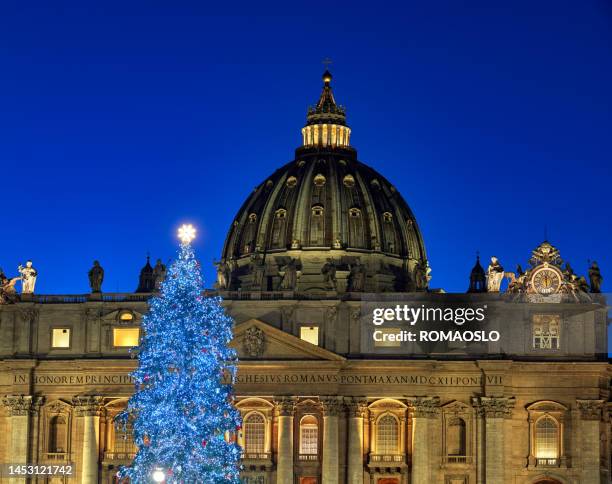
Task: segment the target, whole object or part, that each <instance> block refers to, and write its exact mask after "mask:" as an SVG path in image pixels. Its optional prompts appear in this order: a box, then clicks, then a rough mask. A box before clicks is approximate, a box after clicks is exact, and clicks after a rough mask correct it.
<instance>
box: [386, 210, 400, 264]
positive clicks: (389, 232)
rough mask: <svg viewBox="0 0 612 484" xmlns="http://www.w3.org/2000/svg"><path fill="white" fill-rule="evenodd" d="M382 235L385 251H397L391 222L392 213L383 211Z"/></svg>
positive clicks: (393, 227)
mask: <svg viewBox="0 0 612 484" xmlns="http://www.w3.org/2000/svg"><path fill="white" fill-rule="evenodd" d="M383 236H384V239H385V252H390V253H392V254H395V253H397V238H396V233H395V226H394V224H393V214H392V213H391V212H384V213H383Z"/></svg>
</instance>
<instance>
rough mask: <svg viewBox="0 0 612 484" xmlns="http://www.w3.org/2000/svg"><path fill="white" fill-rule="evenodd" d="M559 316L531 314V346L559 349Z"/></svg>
mask: <svg viewBox="0 0 612 484" xmlns="http://www.w3.org/2000/svg"><path fill="white" fill-rule="evenodd" d="M559 333H560V317H559V315H558V314H534V315H533V347H534V348H535V349H546V350H556V349H559Z"/></svg>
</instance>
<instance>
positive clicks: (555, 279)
mask: <svg viewBox="0 0 612 484" xmlns="http://www.w3.org/2000/svg"><path fill="white" fill-rule="evenodd" d="M531 284H532V286H533V288H534V290H535V291H536V292H538V293H540V294H542V295H544V296H548V295H549V294H555V293H556V292H557V291H558V290H559V288H560V287H561V274H559V272H558V271H556V270H555V269H553V268H551V267H542V268H541V269H538V270H536V271H535V272H534V273H533V276H532V278H531Z"/></svg>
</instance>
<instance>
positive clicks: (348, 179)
mask: <svg viewBox="0 0 612 484" xmlns="http://www.w3.org/2000/svg"><path fill="white" fill-rule="evenodd" d="M342 182H343V183H344V186H345V187H348V188H351V187H354V186H355V178H353V175H346V176H345V177H344V179H343V180H342Z"/></svg>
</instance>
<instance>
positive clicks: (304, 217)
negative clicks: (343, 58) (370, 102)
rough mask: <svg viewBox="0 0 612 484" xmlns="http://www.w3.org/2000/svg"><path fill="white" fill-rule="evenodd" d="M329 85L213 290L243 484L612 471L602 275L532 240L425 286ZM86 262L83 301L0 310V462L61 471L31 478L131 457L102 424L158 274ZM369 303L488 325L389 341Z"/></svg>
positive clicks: (589, 483)
mask: <svg viewBox="0 0 612 484" xmlns="http://www.w3.org/2000/svg"><path fill="white" fill-rule="evenodd" d="M331 80H332V78H331V74H329V72H326V73H325V74H324V76H323V90H322V93H321V96H320V98H319V101H318V102H317V104H316V105H315V106H313V107H312V108H310V109H309V110H308V113H307V122H306V125H305V127H304V128H303V129H302V145H301V146H300V147H299V148H298V149H297V150H296V152H295V159H294V160H292V161H290V162H289V163H287V164H285V165H284V166H282V167H281V168H279V169H278V170H277V171H275V172H274V173H273V174H271V175H270V176H269V177H267V178H265V179H264V180H263V181H262V183H261V184H260V185H258V186H257V188H256V189H255V190H254V191H253V192H252V193H251V194H250V195H249V196H248V198H247V199H246V201H245V202H244V203H243V205H242V207H241V208H240V210H239V211H238V213H237V215H236V217H235V219H234V221H233V223H232V225H231V227H229V230H228V235H227V238H226V241H225V244H224V247H223V249H222V252H221V254H220V259H219V262H218V263H217V269H218V280H217V283H216V287H215V288H214V289H211V291H210V292H211V293H216V294H220V295H221V296H223V299H224V305H225V307H226V310H227V311H228V313H229V314H231V315H232V316H233V318H234V319H235V321H236V326H235V338H234V342H233V344H234V345H235V348H236V350H237V351H238V354H239V358H240V363H239V371H238V376H237V381H236V384H235V391H236V395H237V407H238V408H239V410H240V412H241V413H242V417H243V426H242V431H241V434H240V435H239V437H238V438H239V442H240V444H241V446H242V449H243V459H242V463H243V472H242V477H243V481H244V482H245V483H247V484H408V483H412V484H429V483H436V484H485V483H486V484H505V483H508V484H536V483H538V484H570V483H571V484H596V483H597V484H600V483H608V482H611V478H610V476H611V464H612V463H611V449H612V431H611V419H612V403H611V397H610V382H611V380H612V366H611V365H610V363H609V361H608V359H607V356H606V354H607V331H606V329H607V321H608V319H607V301H606V297H605V295H603V294H601V292H600V291H601V288H600V283H601V277H600V276H599V275H598V269H597V268H596V267H592V268H591V274H590V277H589V279H590V281H589V282H587V280H586V278H584V277H580V276H579V275H577V274H575V273H574V271H573V269H572V268H571V266H570V265H569V264H568V263H567V262H565V261H563V260H562V258H561V252H560V251H559V249H558V248H556V247H555V246H554V245H553V244H551V243H549V242H548V241H544V242H542V243H539V244H538V243H537V242H539V241H536V243H534V248H533V251H532V252H531V253H530V254H528V253H526V257H525V259H526V262H527V263H528V265H527V266H526V270H522V269H520V270H518V271H517V272H516V273H508V272H504V270H503V269H502V268H501V265H500V264H499V263H498V262H497V261H493V262H492V263H491V264H490V265H489V267H488V268H487V269H486V270H485V268H483V267H482V266H481V264H480V261H477V262H476V264H475V266H474V269H473V271H472V273H471V274H470V275H469V281H468V277H466V287H468V285H469V290H468V291H467V292H466V293H465V294H447V293H445V292H443V291H441V290H435V289H432V288H430V287H429V282H430V261H429V260H428V258H427V254H426V251H425V243H424V240H423V237H422V236H421V232H420V230H419V226H418V224H417V220H416V218H415V216H414V214H413V213H412V211H411V210H410V208H409V206H408V204H407V203H406V201H405V200H404V198H403V197H402V195H401V194H400V193H399V191H398V190H397V188H396V187H395V186H394V185H393V184H392V182H391V181H389V180H387V179H386V178H384V177H383V176H382V175H381V174H380V173H378V172H377V171H375V170H374V169H373V168H371V167H370V166H368V165H366V164H364V163H362V162H360V161H359V160H358V159H357V152H356V150H355V149H354V148H353V147H352V145H351V130H350V128H349V126H348V124H347V120H346V112H345V109H344V108H342V107H341V106H339V105H338V104H337V103H336V100H335V98H334V95H333V92H332V87H331ZM434 262H435V261H434ZM96 270H97V271H98V272H94V273H93V274H94V277H93V278H92V281H91V283H92V292H91V294H84V295H42V294H37V293H35V292H29V293H25V294H21V295H20V296H18V295H16V294H7V295H6V296H7V297H5V298H4V299H2V302H4V304H0V368H1V371H0V394H1V396H2V405H0V463H30V462H32V463H34V462H36V463H50V464H68V463H72V464H73V465H74V471H75V473H74V475H73V476H72V477H66V476H64V477H60V476H54V477H44V476H40V477H38V478H31V479H28V480H27V481H28V482H79V483H83V484H94V483H105V484H106V483H113V482H116V477H115V475H116V472H117V469H118V467H119V466H121V465H124V464H128V463H129V462H130V461H131V459H132V458H133V456H134V453H135V451H136V449H135V448H134V445H133V444H132V441H131V435H130V431H129V428H128V429H122V430H120V429H117V428H115V426H114V425H113V419H114V417H115V415H117V413H119V412H120V411H121V410H122V409H124V408H125V405H126V401H127V399H128V398H129V396H130V395H131V393H132V391H133V383H132V381H131V378H130V376H129V373H130V372H131V371H132V370H133V369H134V368H135V366H136V364H137V362H136V361H135V360H134V359H132V358H130V354H129V348H130V347H132V346H135V345H137V344H138V341H139V336H140V328H139V322H140V320H141V318H142V316H143V314H145V313H146V311H147V300H148V298H149V297H150V296H151V294H152V293H154V292H155V290H156V284H155V282H156V281H155V277H157V276H159V274H156V273H155V271H154V270H153V269H152V268H151V266H150V265H149V264H148V263H147V266H145V268H144V269H143V272H142V274H141V281H140V285H139V290H138V291H136V292H134V293H122V294H117V293H105V292H102V288H101V284H102V282H101V278H100V276H99V274H100V272H99V269H96ZM503 281H506V282H503ZM502 283H503V286H502ZM10 284H11V283H10V281H9V282H6V288H7V291H10V289H9V285H10ZM32 287H34V286H32ZM383 300H384V304H389V301H402V304H410V305H411V307H423V308H427V307H430V306H431V307H432V308H440V309H441V308H454V309H455V311H454V314H455V315H456V314H458V313H457V312H456V308H458V307H464V308H466V307H467V309H468V310H469V309H473V308H486V311H487V329H489V330H491V332H497V333H498V334H500V335H502V337H501V338H500V339H497V340H495V338H490V339H489V340H486V341H480V342H479V343H478V344H476V345H474V344H472V343H466V342H461V341H459V342H455V341H439V340H432V341H427V342H421V343H414V342H405V341H401V338H399V337H397V335H399V334H400V333H402V328H401V327H400V325H397V324H396V325H391V326H390V325H384V326H380V327H377V326H376V325H373V324H372V319H371V317H370V316H371V308H372V306H376V305H377V304H379V303H380V304H383V302H382V301H383ZM462 314H465V311H464V312H463V313H462ZM377 328H378V329H377ZM376 331H378V332H377V333H376V334H378V336H374V333H375V332H376ZM0 479H2V482H15V483H17V482H26V479H24V478H20V477H19V476H13V477H10V478H9V477H6V476H4V477H1V478H0Z"/></svg>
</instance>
